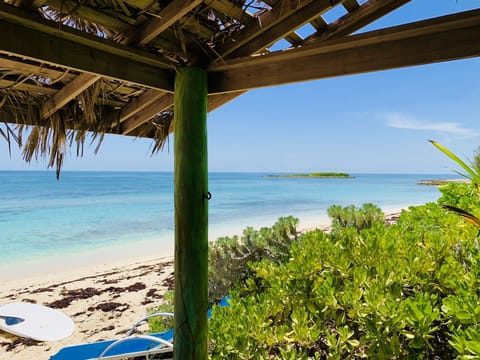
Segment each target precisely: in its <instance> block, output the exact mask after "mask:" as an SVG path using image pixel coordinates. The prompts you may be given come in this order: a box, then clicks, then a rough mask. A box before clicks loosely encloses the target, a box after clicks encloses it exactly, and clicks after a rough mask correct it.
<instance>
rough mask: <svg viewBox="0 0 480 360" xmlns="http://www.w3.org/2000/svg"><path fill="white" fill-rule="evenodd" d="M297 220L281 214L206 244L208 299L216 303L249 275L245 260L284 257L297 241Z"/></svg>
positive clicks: (286, 256)
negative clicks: (270, 223)
mask: <svg viewBox="0 0 480 360" xmlns="http://www.w3.org/2000/svg"><path fill="white" fill-rule="evenodd" d="M297 226H298V219H297V218H294V217H292V216H288V217H281V218H279V219H278V221H277V222H276V223H275V224H274V225H273V226H272V227H263V228H261V229H260V230H255V229H253V228H252V227H247V228H246V229H245V230H244V231H243V235H242V236H241V237H240V238H239V237H238V236H234V237H222V238H219V239H217V241H215V242H213V243H211V244H210V249H209V280H208V281H209V301H210V303H211V304H215V303H217V302H218V301H219V300H220V299H221V298H222V297H224V296H225V295H227V293H228V289H229V288H231V287H232V286H233V285H234V284H235V283H237V282H239V281H242V280H244V279H245V278H247V277H248V275H249V272H250V270H249V267H248V263H249V262H251V261H259V260H261V259H270V260H272V261H282V260H285V259H288V256H289V251H290V244H291V243H292V242H293V241H295V240H297V238H298V233H297Z"/></svg>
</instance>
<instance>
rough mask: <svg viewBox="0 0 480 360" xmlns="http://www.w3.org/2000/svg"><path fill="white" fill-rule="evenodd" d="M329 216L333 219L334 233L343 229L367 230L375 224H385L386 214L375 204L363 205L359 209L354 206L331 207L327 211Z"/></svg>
mask: <svg viewBox="0 0 480 360" xmlns="http://www.w3.org/2000/svg"><path fill="white" fill-rule="evenodd" d="M327 213H328V216H329V217H330V218H331V219H332V228H333V231H336V230H340V229H342V228H349V227H352V228H355V229H357V230H362V229H367V228H369V227H371V226H372V225H373V224H375V223H384V222H385V214H384V213H383V212H382V210H381V209H380V208H379V207H378V206H376V205H374V204H370V203H367V204H363V205H362V207H360V208H357V207H355V206H354V205H350V206H346V207H341V206H339V205H333V206H330V207H329V208H328V209H327Z"/></svg>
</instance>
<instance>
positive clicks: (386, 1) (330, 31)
mask: <svg viewBox="0 0 480 360" xmlns="http://www.w3.org/2000/svg"><path fill="white" fill-rule="evenodd" d="M409 1H410V0H370V1H368V2H366V3H364V4H363V5H362V6H361V8H359V9H357V10H356V11H354V12H353V13H349V14H347V15H345V16H343V17H342V18H341V19H339V20H338V21H336V22H334V23H332V24H330V25H327V23H326V22H325V21H323V18H322V17H321V15H318V16H317V17H316V18H315V19H313V20H312V21H310V24H312V26H314V27H315V28H316V29H317V31H318V32H319V33H320V35H318V34H315V35H314V36H312V39H309V38H307V39H308V41H309V42H311V41H312V40H313V39H314V37H318V38H319V39H321V40H322V41H324V40H327V39H335V38H339V37H341V36H345V35H349V34H351V33H352V32H355V31H357V30H358V29H361V28H362V27H363V26H365V25H366V24H368V23H370V22H372V21H374V20H376V19H378V18H380V17H382V16H384V15H385V14H388V13H389V12H391V11H393V10H394V9H396V8H398V7H400V6H402V5H404V4H405V3H407V2H409ZM307 39H305V41H307ZM244 93H245V91H241V92H237V93H227V94H220V95H217V96H214V97H213V99H212V103H214V104H215V105H214V106H213V107H212V109H210V107H209V111H211V110H213V109H216V108H217V107H220V106H222V105H224V104H226V103H227V102H229V101H230V100H232V99H234V98H236V97H238V96H240V95H241V94H244ZM231 94H236V95H235V96H232V95H231Z"/></svg>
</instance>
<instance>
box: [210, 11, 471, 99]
mask: <svg viewBox="0 0 480 360" xmlns="http://www.w3.org/2000/svg"><path fill="white" fill-rule="evenodd" d="M478 34H480V10H473V11H468V12H463V13H458V14H454V15H448V16H443V17H440V18H435V19H430V20H424V21H419V22H416V23H411V24H407V25H401V26H396V27H392V28H388V29H383V30H377V31H371V32H368V33H364V34H360V35H353V36H349V37H348V38H342V39H337V40H331V41H327V42H325V41H319V42H315V43H312V44H309V45H306V46H304V47H301V48H299V49H294V50H290V51H284V52H282V53H274V54H271V55H265V56H256V57H248V58H240V59H235V60H231V61H225V62H224V63H221V64H215V65H213V66H212V67H211V68H210V69H209V86H210V88H209V92H210V94H215V93H224V92H230V91H242V90H247V89H252V88H258V87H265V86H273V85H279V84H286V83H292V82H298V81H306V80H314V79H322V78H328V77H334V76H342V75H350V74H358V73H364V72H370V71H378V70H387V69H394V68H399V67H405V66H413V65H421V64H428V63H434V62H440V61H447V60H455V59H462V58H468V57H475V56H480V41H478ZM286 69H288V71H286Z"/></svg>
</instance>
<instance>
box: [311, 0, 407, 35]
mask: <svg viewBox="0 0 480 360" xmlns="http://www.w3.org/2000/svg"><path fill="white" fill-rule="evenodd" d="M410 1H411V0H381V1H379V0H370V1H367V2H366V3H364V4H363V5H362V6H361V7H359V8H357V9H356V10H355V11H353V12H351V13H348V14H346V15H344V16H343V17H341V18H340V19H338V20H337V21H335V22H333V23H331V24H328V25H326V26H325V27H324V28H323V29H321V30H319V31H318V32H317V33H315V34H313V35H311V36H309V37H307V38H306V39H305V41H304V43H308V42H311V41H313V40H316V41H323V40H327V39H333V38H339V37H341V36H346V35H349V34H352V33H353V32H355V31H357V30H359V29H361V28H363V27H364V26H366V25H368V24H370V23H371V22H373V21H375V20H377V19H379V18H381V17H382V16H385V15H386V14H388V13H390V12H392V11H393V10H396V9H398V8H399V7H401V6H403V5H405V4H406V3H409V2H410Z"/></svg>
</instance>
